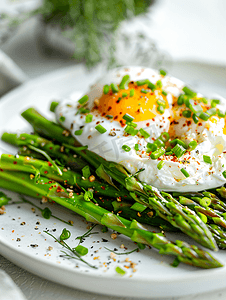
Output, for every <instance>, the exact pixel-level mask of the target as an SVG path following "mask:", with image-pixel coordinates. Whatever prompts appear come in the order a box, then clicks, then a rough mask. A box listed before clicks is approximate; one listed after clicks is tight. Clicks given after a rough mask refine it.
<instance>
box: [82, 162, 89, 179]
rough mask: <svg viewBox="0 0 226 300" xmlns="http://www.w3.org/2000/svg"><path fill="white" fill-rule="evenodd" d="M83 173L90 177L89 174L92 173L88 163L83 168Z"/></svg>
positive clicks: (84, 175)
mask: <svg viewBox="0 0 226 300" xmlns="http://www.w3.org/2000/svg"><path fill="white" fill-rule="evenodd" d="M82 175H83V177H85V178H86V179H87V178H89V176H90V175H91V172H90V168H89V166H88V165H86V166H85V167H84V168H82Z"/></svg>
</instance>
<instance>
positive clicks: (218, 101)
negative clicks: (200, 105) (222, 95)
mask: <svg viewBox="0 0 226 300" xmlns="http://www.w3.org/2000/svg"><path fill="white" fill-rule="evenodd" d="M217 104H220V100H219V99H212V100H211V107H216V106H217Z"/></svg>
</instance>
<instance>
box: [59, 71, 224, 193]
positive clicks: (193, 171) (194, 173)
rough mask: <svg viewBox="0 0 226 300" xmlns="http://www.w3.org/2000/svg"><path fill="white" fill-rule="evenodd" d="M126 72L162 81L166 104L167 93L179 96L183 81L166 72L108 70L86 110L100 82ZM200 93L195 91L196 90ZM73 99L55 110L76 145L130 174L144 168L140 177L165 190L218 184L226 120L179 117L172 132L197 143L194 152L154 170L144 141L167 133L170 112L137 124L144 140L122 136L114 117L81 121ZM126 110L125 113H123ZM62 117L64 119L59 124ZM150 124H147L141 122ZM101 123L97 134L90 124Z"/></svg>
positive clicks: (99, 93) (112, 80)
mask: <svg viewBox="0 0 226 300" xmlns="http://www.w3.org/2000/svg"><path fill="white" fill-rule="evenodd" d="M126 74H129V75H130V80H131V81H137V80H141V79H149V80H150V81H151V82H153V83H156V81H157V80H159V79H161V81H162V84H163V89H164V90H165V91H167V92H168V95H167V101H168V103H169V106H170V107H171V105H172V97H173V96H175V97H178V96H179V94H180V93H181V91H182V88H183V86H184V85H185V84H184V83H183V82H182V81H180V80H178V79H176V78H174V77H170V76H165V77H164V78H163V77H162V76H161V75H160V74H159V72H158V71H155V70H152V69H149V68H141V67H128V68H120V69H115V70H112V71H110V72H109V73H108V74H107V75H105V76H104V77H102V78H101V79H100V80H99V81H98V82H97V83H96V84H95V85H93V86H92V87H91V88H90V90H89V91H88V93H87V95H88V97H89V101H88V104H87V105H88V108H90V109H91V108H92V107H93V104H94V101H95V99H98V98H100V97H101V96H102V93H103V86H104V85H105V84H108V85H109V84H111V83H116V84H119V83H120V82H121V79H122V78H123V76H124V75H126ZM199 95H200V94H199ZM78 100H79V99H78V98H77V99H71V98H69V99H64V100H63V101H62V102H61V103H60V104H59V105H58V106H57V108H56V118H57V120H58V122H60V123H61V124H62V125H63V126H64V127H65V128H67V129H68V130H69V131H70V132H71V133H72V135H73V136H74V137H75V138H76V139H77V140H78V142H79V143H80V144H81V145H88V148H89V150H91V151H94V152H95V153H97V154H99V155H101V156H102V157H104V158H105V159H106V160H109V161H114V162H117V163H120V164H122V165H124V166H125V167H126V168H127V169H128V170H129V171H130V172H131V173H133V174H134V173H135V172H137V171H138V170H140V169H144V171H142V172H141V173H140V174H139V179H140V180H141V181H144V182H146V183H148V184H151V185H153V186H155V187H157V188H159V189H161V190H165V191H184V192H186V191H199V190H204V189H210V188H215V187H218V186H221V185H223V184H224V183H225V182H226V179H225V178H224V176H223V175H222V172H223V171H224V170H226V154H225V153H224V152H225V151H226V136H225V135H224V133H223V128H224V126H225V119H224V118H218V117H217V116H214V117H212V118H213V119H214V118H215V122H213V121H211V119H210V120H208V121H206V122H205V121H202V122H201V123H202V125H197V124H195V123H194V122H192V123H191V124H189V125H187V126H183V125H184V123H185V121H186V119H185V118H184V117H181V118H180V119H179V120H178V124H176V125H174V131H175V135H176V136H177V137H178V138H180V139H182V140H184V141H185V142H186V143H187V144H188V143H189V141H192V140H196V141H198V146H197V148H196V149H195V150H193V151H191V152H189V153H188V152H187V153H185V154H184V155H183V156H182V157H181V158H180V159H177V161H173V159H172V156H166V157H165V160H164V162H165V164H164V166H163V168H162V169H161V170H159V169H158V168H157V165H158V163H159V161H158V160H153V159H151V158H150V157H149V156H148V155H147V154H146V145H147V143H149V142H153V139H152V138H153V137H154V138H157V137H159V136H160V134H161V133H162V132H168V130H169V128H170V126H172V125H170V120H169V118H168V117H169V116H170V114H171V113H172V110H170V109H165V112H164V114H162V115H160V114H158V115H157V116H156V117H155V118H154V120H145V121H142V122H137V125H138V127H137V128H138V129H139V128H143V129H146V130H147V131H148V132H149V134H150V135H151V136H150V137H149V138H147V139H144V138H141V137H139V136H131V135H129V136H125V132H124V128H122V127H121V124H120V123H119V122H118V121H114V120H107V119H106V118H104V117H101V115H100V114H98V113H96V112H95V113H93V120H92V122H90V123H86V122H85V115H81V114H76V112H77V107H78ZM221 108H222V109H223V110H224V111H225V110H226V100H225V99H223V98H221ZM128 113H129V111H128ZM61 116H64V117H65V120H64V121H63V122H62V120H61V118H60V117H61ZM147 122H149V123H150V125H149V127H148V128H146V123H147ZM97 124H101V125H102V126H103V127H104V128H105V129H106V130H107V131H106V132H105V133H103V134H101V133H99V132H98V131H97V130H96V129H95V126H96V125H97ZM80 128H82V129H83V132H82V134H81V135H74V132H75V131H76V130H79V129H80ZM135 144H139V149H140V150H139V151H135V149H134V145H135ZM123 145H127V146H129V147H130V148H131V150H130V151H129V152H126V151H124V150H123V149H122V146H123ZM203 155H208V156H210V157H211V159H212V164H208V163H206V162H204V161H203ZM181 168H184V169H186V171H187V172H188V173H189V175H190V176H189V177H188V178H186V177H185V176H184V175H183V173H182V172H181Z"/></svg>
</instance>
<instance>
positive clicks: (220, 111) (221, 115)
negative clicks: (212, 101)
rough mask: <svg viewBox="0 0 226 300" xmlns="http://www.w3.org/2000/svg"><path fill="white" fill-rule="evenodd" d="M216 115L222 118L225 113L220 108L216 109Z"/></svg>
mask: <svg viewBox="0 0 226 300" xmlns="http://www.w3.org/2000/svg"><path fill="white" fill-rule="evenodd" d="M217 115H218V117H219V118H224V117H225V113H224V112H223V110H221V109H218V111H217Z"/></svg>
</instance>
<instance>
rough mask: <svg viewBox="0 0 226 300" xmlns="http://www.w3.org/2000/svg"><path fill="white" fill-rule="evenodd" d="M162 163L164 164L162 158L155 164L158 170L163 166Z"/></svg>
mask: <svg viewBox="0 0 226 300" xmlns="http://www.w3.org/2000/svg"><path fill="white" fill-rule="evenodd" d="M164 164H165V162H164V161H163V160H161V161H160V162H159V163H158V164H157V168H158V169H159V170H161V169H162V167H163V166H164Z"/></svg>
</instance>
